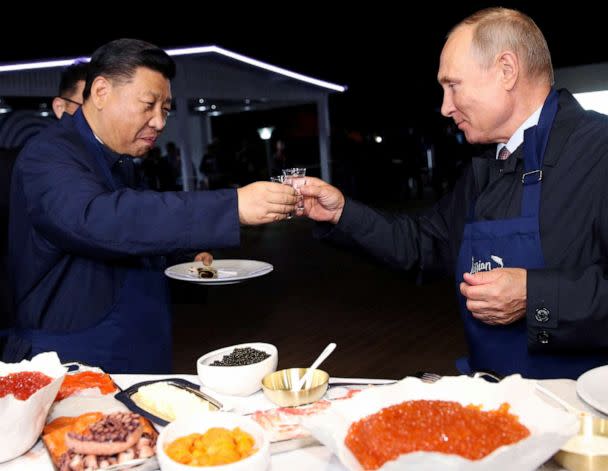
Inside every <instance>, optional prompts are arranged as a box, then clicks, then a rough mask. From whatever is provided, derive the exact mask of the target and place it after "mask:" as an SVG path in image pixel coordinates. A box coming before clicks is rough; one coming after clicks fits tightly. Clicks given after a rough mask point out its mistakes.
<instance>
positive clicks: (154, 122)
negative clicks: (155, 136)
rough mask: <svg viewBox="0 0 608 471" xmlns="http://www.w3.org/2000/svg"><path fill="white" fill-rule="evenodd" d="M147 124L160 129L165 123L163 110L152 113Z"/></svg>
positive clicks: (165, 118)
mask: <svg viewBox="0 0 608 471" xmlns="http://www.w3.org/2000/svg"><path fill="white" fill-rule="evenodd" d="M148 124H149V126H150V127H152V128H154V129H156V130H157V131H162V130H163V129H164V127H165V124H167V117H166V115H165V112H164V111H163V110H162V109H161V110H158V111H156V112H155V113H154V116H152V118H151V119H150V121H149V122H148Z"/></svg>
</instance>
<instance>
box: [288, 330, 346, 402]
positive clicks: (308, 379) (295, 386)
mask: <svg viewBox="0 0 608 471" xmlns="http://www.w3.org/2000/svg"><path fill="white" fill-rule="evenodd" d="M335 348H336V344H335V343H333V342H332V343H330V344H329V345H328V346H327V347H325V350H323V351H322V352H321V355H319V356H318V357H317V359H316V360H315V361H314V363H313V364H312V365H311V366H310V368H308V371H307V372H306V374H305V375H304V376H302V377H301V378H300V379H299V380H298V381H296V382H295V383H292V386H291V390H292V391H299V390H300V389H302V386H304V384H306V388H307V389H309V388H310V386H311V383H312V374H313V372H314V370H316V369H317V368H318V367H319V365H320V364H321V363H323V361H325V359H326V358H327V357H328V356H329V355H330V354H331V352H333V351H334V349H335Z"/></svg>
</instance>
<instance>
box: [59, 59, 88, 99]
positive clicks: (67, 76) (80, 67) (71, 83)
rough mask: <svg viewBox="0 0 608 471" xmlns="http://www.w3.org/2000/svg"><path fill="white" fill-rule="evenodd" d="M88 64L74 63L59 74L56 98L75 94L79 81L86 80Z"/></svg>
mask: <svg viewBox="0 0 608 471" xmlns="http://www.w3.org/2000/svg"><path fill="white" fill-rule="evenodd" d="M88 69H89V64H88V63H87V62H74V63H73V64H71V65H69V66H67V67H66V68H65V69H63V71H62V72H61V79H60V80H59V90H58V92H57V96H59V97H65V96H68V97H69V96H71V95H74V93H76V85H78V82H80V81H81V80H86V79H87V71H88Z"/></svg>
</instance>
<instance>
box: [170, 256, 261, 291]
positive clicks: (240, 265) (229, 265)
mask: <svg viewBox="0 0 608 471" xmlns="http://www.w3.org/2000/svg"><path fill="white" fill-rule="evenodd" d="M202 266H203V262H189V263H180V264H179V265H173V266H172V267H169V268H167V269H166V270H165V275H167V276H168V277H169V278H173V279H175V280H181V281H189V282H190V283H199V284H204V285H229V284H232V283H240V282H242V281H244V280H248V279H250V278H257V277H258V276H263V275H266V274H268V273H270V272H271V271H272V270H273V266H272V265H271V264H270V263H266V262H259V261H257V260H237V259H225V260H214V261H213V264H212V265H211V266H213V267H214V268H216V269H217V270H218V277H217V278H199V277H198V276H196V275H195V274H193V273H191V272H190V268H192V267H196V268H198V267H202Z"/></svg>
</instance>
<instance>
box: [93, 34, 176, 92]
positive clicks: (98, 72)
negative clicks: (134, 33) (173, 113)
mask: <svg viewBox="0 0 608 471" xmlns="http://www.w3.org/2000/svg"><path fill="white" fill-rule="evenodd" d="M139 67H146V68H148V69H151V70H154V71H156V72H159V73H161V74H162V75H163V77H165V78H167V79H169V80H171V79H172V78H173V77H175V62H174V61H173V59H171V57H169V55H168V54H167V53H166V52H165V51H163V50H162V49H160V48H159V47H157V46H155V45H154V44H150V43H147V42H145V41H141V40H139V39H116V40H114V41H110V42H109V43H107V44H104V45H103V46H101V47H100V48H99V49H97V50H96V51H95V52H94V53H93V56H92V57H91V62H89V70H88V72H87V81H86V84H85V86H84V91H83V92H82V96H83V98H84V99H85V100H86V99H87V98H89V95H90V94H91V86H92V85H93V81H94V80H95V79H96V78H97V77H99V76H104V77H106V78H108V79H110V80H129V79H130V78H132V77H133V75H135V70H136V69H137V68H139Z"/></svg>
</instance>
